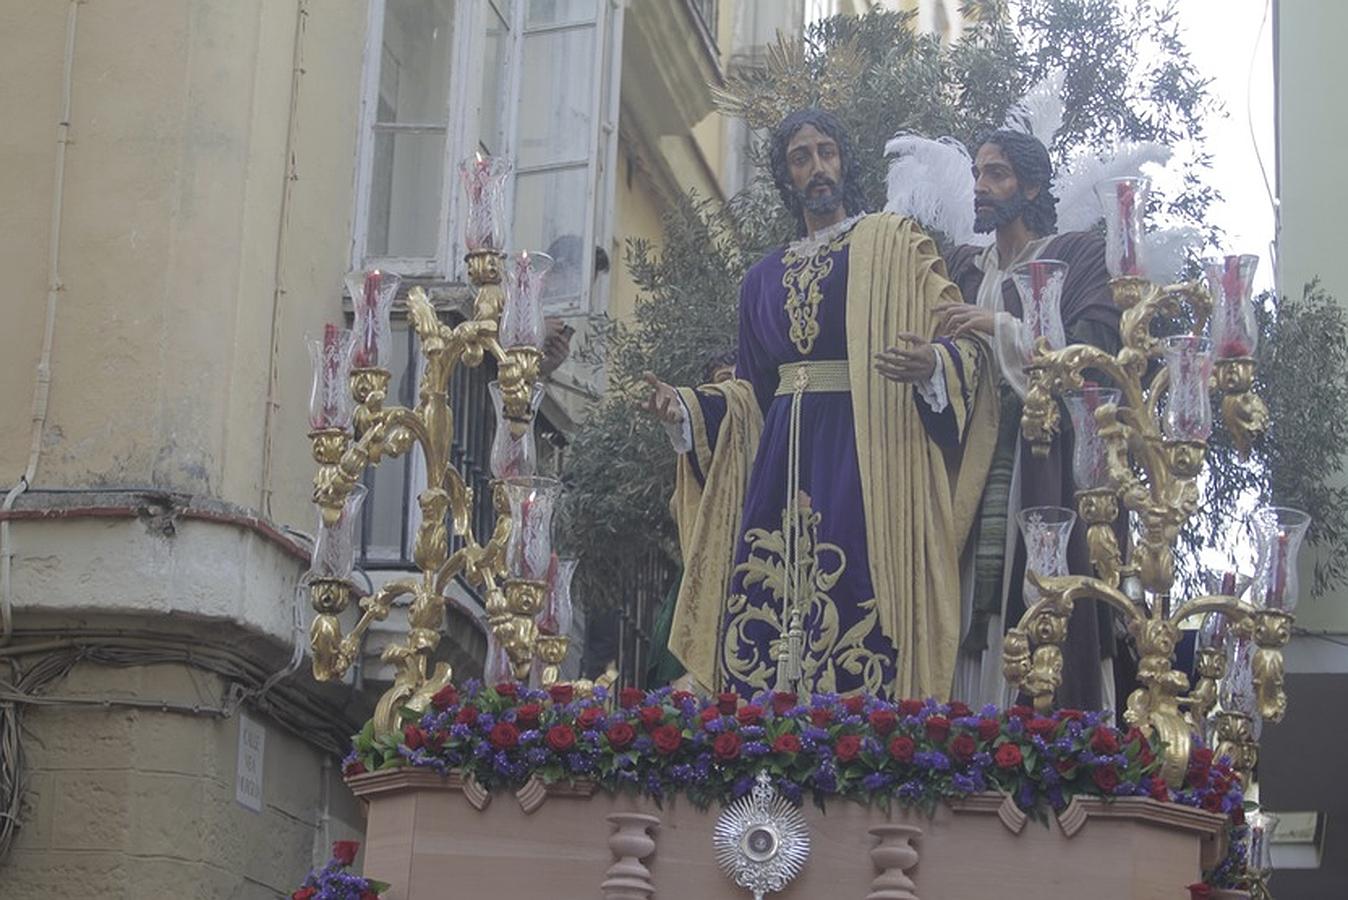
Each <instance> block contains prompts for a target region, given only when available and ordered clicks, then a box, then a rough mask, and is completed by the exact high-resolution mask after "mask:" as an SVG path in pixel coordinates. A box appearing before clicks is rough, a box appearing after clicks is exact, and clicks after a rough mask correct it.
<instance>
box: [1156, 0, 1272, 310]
mask: <svg viewBox="0 0 1348 900" xmlns="http://www.w3.org/2000/svg"><path fill="white" fill-rule="evenodd" d="M1270 2H1271V0H1180V2H1179V3H1178V4H1177V7H1178V11H1179V18H1180V22H1181V25H1182V27H1183V28H1184V40H1185V43H1186V44H1187V45H1188V47H1189V49H1190V52H1191V53H1192V55H1193V61H1194V65H1195V66H1196V67H1197V68H1198V70H1199V71H1200V72H1201V73H1203V74H1204V75H1206V76H1207V77H1209V78H1212V79H1213V83H1212V84H1211V85H1210V86H1209V90H1210V92H1211V93H1212V95H1213V96H1214V97H1216V98H1217V99H1218V100H1220V101H1221V102H1222V105H1223V106H1224V107H1225V116H1213V117H1211V118H1210V120H1209V121H1208V123H1207V128H1208V139H1207V149H1208V152H1209V153H1210V154H1212V170H1211V172H1210V174H1209V178H1208V181H1209V183H1210V184H1211V185H1212V186H1213V187H1215V188H1216V189H1217V190H1218V191H1220V192H1221V194H1222V195H1223V200H1222V201H1221V202H1220V203H1216V204H1213V206H1212V208H1211V210H1210V213H1209V216H1210V220H1211V221H1212V222H1213V223H1214V224H1216V225H1218V226H1220V227H1221V228H1222V229H1223V230H1225V232H1226V234H1227V241H1226V245H1225V247H1224V248H1223V249H1224V250H1226V251H1227V252H1232V253H1256V254H1258V255H1259V271H1258V275H1257V278H1256V283H1255V289H1256V290H1263V289H1265V288H1271V287H1272V286H1273V269H1272V266H1271V265H1270V259H1269V257H1270V249H1269V247H1270V244H1271V243H1272V241H1273V237H1274V218H1273V209H1272V206H1271V204H1270V203H1269V196H1268V193H1267V191H1266V190H1265V187H1264V176H1263V175H1261V174H1260V166H1259V159H1258V157H1257V156H1256V154H1255V146H1256V142H1257V145H1258V149H1259V153H1260V154H1262V156H1263V166H1264V169H1265V171H1266V172H1267V177H1268V183H1269V189H1274V165H1275V162H1274V159H1275V157H1274V154H1275V147H1274V130H1273V49H1272V48H1273V17H1272V11H1271V10H1269V9H1268V7H1269V5H1270ZM1266 14H1267V15H1266ZM1252 126H1253V131H1254V135H1253V137H1252V136H1251V127H1252Z"/></svg>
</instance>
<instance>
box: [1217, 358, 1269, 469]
mask: <svg viewBox="0 0 1348 900" xmlns="http://www.w3.org/2000/svg"><path fill="white" fill-rule="evenodd" d="M1213 372H1214V377H1215V380H1216V382H1217V389H1218V390H1219V391H1221V392H1222V421H1223V422H1225V423H1226V427H1227V429H1229V430H1230V432H1231V437H1232V439H1233V440H1234V441H1235V444H1236V449H1237V450H1238V451H1239V452H1240V455H1241V457H1242V458H1245V457H1248V456H1249V454H1250V447H1251V446H1252V445H1253V444H1254V441H1255V440H1257V439H1258V438H1259V437H1260V435H1262V434H1263V433H1264V432H1265V431H1267V430H1268V407H1267V406H1266V405H1265V404H1264V401H1263V398H1261V397H1260V396H1259V395H1258V394H1256V393H1255V392H1254V372H1255V361H1254V360H1253V359H1251V358H1249V357H1240V358H1237V359H1219V360H1217V364H1216V365H1215V366H1214V367H1213Z"/></svg>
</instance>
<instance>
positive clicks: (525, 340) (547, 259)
mask: <svg viewBox="0 0 1348 900" xmlns="http://www.w3.org/2000/svg"><path fill="white" fill-rule="evenodd" d="M551 268H552V257H551V256H548V255H547V254H546V253H530V252H529V251H528V250H522V251H520V252H519V253H516V254H515V255H514V256H512V257H511V258H510V261H509V263H508V265H507V266H506V276H505V307H504V308H503V309H502V310H501V324H500V327H499V330H498V332H497V340H499V341H500V343H501V346H502V347H506V348H510V347H533V348H534V349H535V350H542V349H543V340H544V338H545V337H546V336H547V330H546V327H545V324H544V320H543V305H542V303H540V302H539V297H540V296H541V294H542V290H543V279H544V278H545V277H546V276H547V274H548V270H549V269H551Z"/></svg>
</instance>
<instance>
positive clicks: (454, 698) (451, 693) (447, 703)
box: [431, 684, 459, 711]
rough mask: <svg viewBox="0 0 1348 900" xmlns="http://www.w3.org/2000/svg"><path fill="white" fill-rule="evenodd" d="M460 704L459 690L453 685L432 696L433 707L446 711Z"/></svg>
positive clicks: (446, 686) (448, 685)
mask: <svg viewBox="0 0 1348 900" xmlns="http://www.w3.org/2000/svg"><path fill="white" fill-rule="evenodd" d="M458 702H459V689H458V688H456V687H455V686H454V685H452V684H447V685H445V686H444V687H442V688H440V690H438V691H436V692H435V693H434V694H431V706H434V707H435V708H436V709H438V710H441V711H444V710H445V709H448V708H449V707H451V706H453V705H454V704H456V703H458Z"/></svg>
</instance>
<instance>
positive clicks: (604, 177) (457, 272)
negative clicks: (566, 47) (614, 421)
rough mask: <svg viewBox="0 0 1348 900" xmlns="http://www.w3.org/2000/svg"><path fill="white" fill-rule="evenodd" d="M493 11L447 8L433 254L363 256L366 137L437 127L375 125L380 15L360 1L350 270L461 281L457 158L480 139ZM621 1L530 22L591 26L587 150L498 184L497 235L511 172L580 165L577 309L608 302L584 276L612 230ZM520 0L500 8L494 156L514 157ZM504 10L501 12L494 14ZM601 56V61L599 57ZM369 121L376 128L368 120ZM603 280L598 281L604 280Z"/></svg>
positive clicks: (509, 201)
mask: <svg viewBox="0 0 1348 900" xmlns="http://www.w3.org/2000/svg"><path fill="white" fill-rule="evenodd" d="M488 4H491V5H492V6H493V7H494V8H496V9H498V10H499V9H500V6H501V3H500V2H499V0H457V2H456V3H455V5H454V12H453V17H454V18H453V29H454V35H453V41H452V46H451V47H450V54H451V56H450V66H449V68H450V73H449V76H448V77H449V79H450V84H449V90H448V92H447V97H448V101H447V102H448V109H447V111H446V122H447V125H446V128H445V150H444V158H443V160H442V161H441V165H442V173H443V174H442V185H443V189H442V195H441V198H440V201H441V204H440V205H441V209H440V214H439V218H438V219H437V226H438V234H437V235H436V241H435V248H436V251H435V254H434V255H433V256H425V257H399V256H386V257H372V256H369V255H368V252H367V251H368V241H369V233H370V213H371V210H370V201H371V188H372V186H373V181H374V162H375V153H374V148H375V138H376V134H377V133H378V132H379V131H395V132H402V133H426V132H428V131H431V130H436V131H438V130H439V126H438V125H434V124H430V123H397V124H391V123H377V119H378V111H379V78H380V60H381V58H382V53H383V41H384V19H385V16H386V12H387V6H388V0H369V9H368V16H367V21H366V39H365V50H364V62H363V71H362V76H361V95H360V96H361V100H360V112H359V117H358V121H359V133H358V137H357V142H356V165H355V184H354V199H353V206H354V208H353V211H352V228H351V245H350V254H349V263H350V267H351V268H352V269H360V268H364V267H366V266H372V267H378V268H381V269H384V270H386V271H391V272H397V273H398V274H400V275H402V276H404V277H412V278H428V279H433V280H438V281H448V282H461V281H462V280H463V278H464V275H465V272H464V264H463V255H464V251H463V236H462V233H461V232H462V230H463V229H462V225H461V222H462V220H463V214H464V209H463V207H464V201H463V197H462V191H461V190H460V188H459V185H458V163H459V161H460V160H462V159H465V158H467V157H469V156H471V155H472V154H473V152H474V151H476V150H478V149H479V147H480V146H481V145H480V143H479V140H478V136H477V122H478V120H479V118H480V114H481V103H482V90H483V64H484V61H485V58H484V53H485V49H484V48H485V41H484V40H482V38H483V35H485V33H486V24H487V17H488V16H491V15H495V14H496V13H494V12H493V11H492V9H490V8H489V7H488ZM623 7H624V3H623V0H598V2H597V3H596V10H595V19H594V20H593V21H592V22H591V21H582V22H568V23H563V24H557V25H545V26H538V27H535V28H532V29H529V30H528V32H527V33H528V34H530V35H536V34H543V33H548V32H560V31H570V30H580V29H584V28H593V29H594V34H595V45H596V49H597V51H598V52H597V54H596V62H595V66H596V71H595V78H594V86H593V94H592V96H591V103H590V109H591V111H592V127H593V128H594V129H595V131H594V133H593V134H592V135H591V154H590V156H589V157H588V158H581V159H576V160H568V161H564V162H554V163H549V164H547V165H540V166H531V167H528V168H525V169H517V170H516V172H515V177H514V178H512V179H511V180H510V181H509V183H508V184H507V187H506V196H505V198H504V200H505V203H504V205H505V214H506V219H507V222H506V228H507V232H506V233H507V234H511V233H513V230H514V229H513V224H514V223H513V218H514V209H515V184H516V179H517V178H518V177H519V176H521V175H528V174H535V173H539V172H545V171H550V170H560V169H564V168H579V167H580V166H582V165H584V166H587V167H588V173H587V178H586V193H585V204H586V215H585V220H584V230H583V232H584V233H583V236H584V244H583V246H584V247H586V248H588V249H587V250H586V251H585V252H583V253H582V254H581V256H582V259H581V263H582V272H581V285H582V291H583V296H584V297H585V305H586V306H587V307H588V308H586V309H578V310H575V311H574V312H575V314H584V313H586V312H590V311H596V310H597V311H602V310H605V309H607V307H608V286H607V283H605V284H603V285H602V286H598V287H597V286H596V285H595V283H594V248H595V247H603V248H605V252H608V251H609V245H610V244H611V242H612V234H613V217H614V210H613V205H614V202H615V200H616V175H615V169H616V166H617V147H618V139H617V129H618V110H619V98H620V94H621V90H620V81H619V80H620V77H621V72H622V21H623ZM527 13H528V0H513V2H512V3H511V8H510V10H509V28H510V40H509V41H508V42H507V44H506V52H505V73H504V77H503V79H502V81H501V94H500V96H499V97H498V98H497V102H499V103H500V104H501V111H500V115H499V117H498V118H499V120H500V121H499V125H500V128H501V146H500V147H499V148H492V152H493V153H495V154H497V155H505V156H507V157H508V158H510V159H517V158H518V154H517V149H518V146H517V141H518V132H519V125H518V122H519V108H520V103H519V92H520V82H521V80H522V70H523V65H522V54H523V46H524V39H525V34H526V29H525V22H526V20H527ZM503 18H504V17H503ZM606 63H607V65H606ZM377 124H378V128H376V125H377ZM508 249H512V250H514V249H528V250H545V249H546V248H545V247H513V246H511V247H509V248H508ZM606 282H607V280H606Z"/></svg>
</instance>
